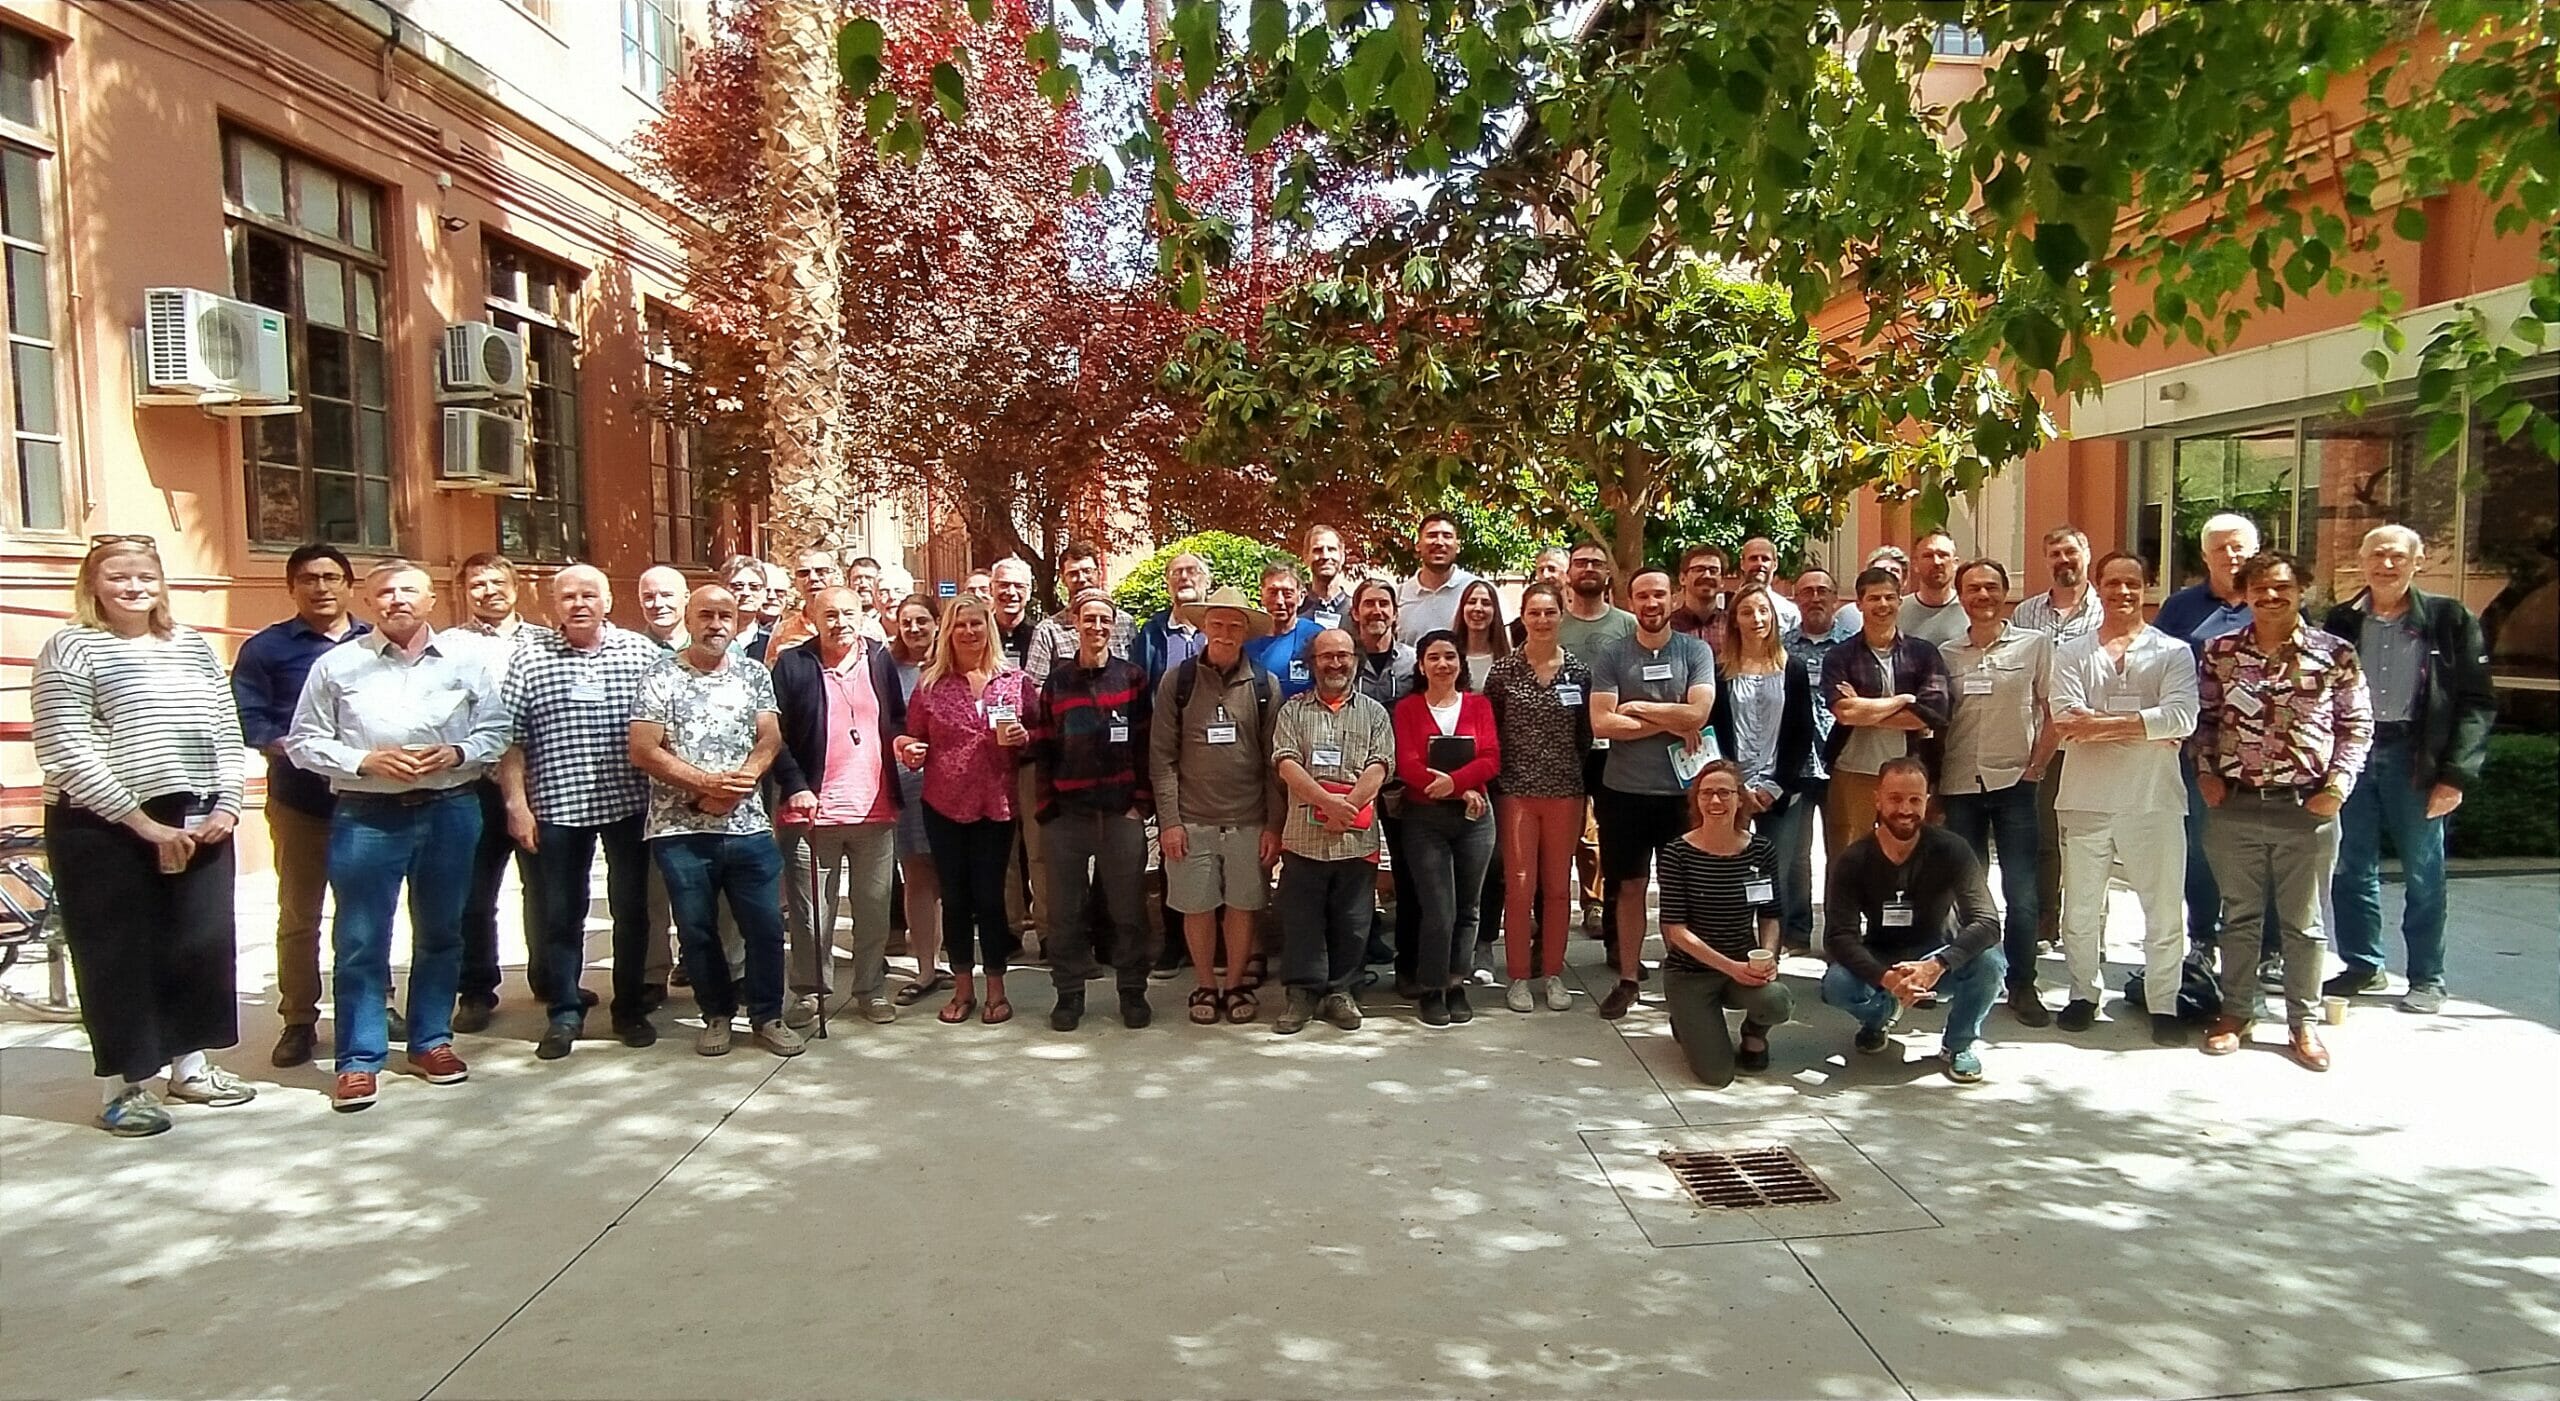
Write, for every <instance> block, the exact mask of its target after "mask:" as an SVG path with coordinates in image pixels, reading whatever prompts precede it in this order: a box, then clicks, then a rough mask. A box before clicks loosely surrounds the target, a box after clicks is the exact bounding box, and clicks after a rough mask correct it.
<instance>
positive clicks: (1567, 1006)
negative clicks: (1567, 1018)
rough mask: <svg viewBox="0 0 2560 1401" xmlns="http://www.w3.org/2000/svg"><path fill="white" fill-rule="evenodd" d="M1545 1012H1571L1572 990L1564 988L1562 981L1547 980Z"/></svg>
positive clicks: (1560, 979)
mask: <svg viewBox="0 0 2560 1401" xmlns="http://www.w3.org/2000/svg"><path fill="white" fill-rule="evenodd" d="M1547 1010H1548V1011H1550V1012H1570V1011H1572V1010H1573V989H1572V988H1569V987H1566V986H1565V982H1564V979H1562V978H1549V979H1547Z"/></svg>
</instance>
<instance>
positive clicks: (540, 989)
mask: <svg viewBox="0 0 2560 1401" xmlns="http://www.w3.org/2000/svg"><path fill="white" fill-rule="evenodd" d="M471 791H472V795H473V796H475V797H477V798H478V799H479V800H480V844H479V845H478V846H476V847H474V848H472V851H471V893H470V894H469V895H468V896H466V897H465V898H464V900H463V902H462V982H461V987H460V997H459V998H458V1000H459V1001H462V1002H492V1003H493V1002H496V1001H497V1000H498V984H499V982H500V981H502V980H503V978H504V976H505V974H504V970H502V969H500V968H499V967H498V886H499V885H500V884H501V883H503V882H504V881H505V880H506V878H507V864H508V862H510V861H512V862H514V863H515V867H516V889H518V890H519V891H522V892H523V896H524V899H523V908H522V910H521V911H520V913H521V914H522V915H523V917H524V948H525V982H526V983H528V984H529V985H531V986H532V988H533V997H534V1000H535V1001H537V1002H545V1003H547V1002H549V1001H550V1000H551V979H550V976H549V973H550V963H551V957H550V954H551V951H550V950H549V949H546V948H544V947H543V944H542V932H541V931H542V919H541V912H540V909H539V904H540V902H539V901H537V900H536V899H535V898H534V894H533V864H532V863H531V862H530V861H528V860H526V859H525V855H524V853H523V851H521V850H519V849H518V848H517V846H516V843H515V838H513V837H510V836H508V835H507V799H506V795H505V794H503V793H501V792H499V791H498V784H497V780H495V779H488V778H484V779H481V780H480V781H479V782H477V783H474V784H472V785H471Z"/></svg>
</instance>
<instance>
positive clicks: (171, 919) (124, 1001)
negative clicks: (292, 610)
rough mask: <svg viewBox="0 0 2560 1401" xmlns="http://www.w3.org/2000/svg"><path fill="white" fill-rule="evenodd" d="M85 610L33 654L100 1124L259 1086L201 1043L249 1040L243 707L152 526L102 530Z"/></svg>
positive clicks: (58, 893)
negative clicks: (172, 586) (239, 877)
mask: <svg viewBox="0 0 2560 1401" xmlns="http://www.w3.org/2000/svg"><path fill="white" fill-rule="evenodd" d="M71 612H72V622H71V625H70V626H68V627H65V628H63V629H62V630H61V631H59V632H57V633H55V634H54V635H53V636H52V637H51V638H50V639H48V640H47V641H46V643H45V645H44V651H43V653H42V654H41V655H39V656H38V657H37V658H36V665H35V685H34V693H35V695H34V712H35V725H34V735H35V750H36V762H37V764H39V765H40V766H42V768H43V769H44V800H45V810H44V833H45V855H46V860H47V862H48V863H49V864H50V866H51V868H52V875H53V882H54V898H55V899H56V900H57V901H58V902H59V903H60V907H61V910H62V927H63V934H64V937H65V938H66V939H67V940H68V942H69V944H70V948H71V967H72V972H73V975H74V976H75V977H76V978H77V980H78V983H79V988H80V1019H81V1022H82V1024H83V1025H84V1026H85V1027H86V1028H87V1029H88V1032H89V1048H90V1057H91V1061H92V1064H93V1065H94V1066H95V1068H96V1071H97V1074H98V1078H99V1084H100V1087H101V1091H102V1098H103V1106H102V1107H101V1108H100V1110H99V1111H98V1120H97V1122H98V1126H99V1127H101V1128H103V1129H105V1130H106V1131H107V1132H109V1133H112V1134H115V1135H117V1136H119V1137H125V1138H139V1137H142V1136H144V1135H147V1134H155V1133H159V1132H162V1131H163V1130H166V1129H167V1128H168V1127H169V1126H170V1120H169V1111H168V1110H166V1109H164V1108H162V1107H161V1105H160V1101H159V1100H158V1098H156V1097H155V1096H154V1095H153V1094H152V1093H151V1090H150V1088H149V1083H148V1082H149V1081H150V1080H151V1079H152V1078H153V1077H155V1076H157V1075H159V1074H160V1073H161V1071H162V1069H163V1068H164V1067H165V1068H166V1069H167V1071H168V1076H169V1080H168V1097H169V1098H171V1099H173V1100H179V1101H183V1102H186V1103H190V1104H210V1105H230V1104H243V1103H246V1102H247V1101H248V1100H250V1099H251V1098H253V1097H254V1096H255V1093H256V1092H255V1091H253V1090H252V1089H250V1088H249V1086H248V1085H247V1084H246V1083H244V1082H243V1081H242V1080H241V1079H240V1078H239V1077H238V1076H236V1075H233V1074H232V1073H231V1072H230V1071H228V1070H224V1069H222V1068H221V1067H219V1066H216V1065H213V1064H212V1063H210V1062H209V1061H207V1060H206V1059H205V1052H207V1051H209V1050H217V1049H220V1048H222V1047H226V1046H233V1045H237V1044H238V1043H239V1040H240V1018H239V1009H238V1004H237V997H236V994H237V989H238V982H239V968H238V962H237V959H236V957H235V951H234V946H233V924H232V875H233V856H232V850H233V848H232V843H231V831H232V828H233V826H234V825H235V824H237V823H238V822H239V820H240V806H241V797H242V793H243V791H244V785H243V784H242V782H241V772H240V748H241V741H240V716H239V712H238V711H236V710H235V709H233V708H232V704H231V684H230V679H229V678H228V677H227V676H226V675H225V674H224V673H223V669H222V663H221V662H220V661H219V660H218V659H217V658H215V656H214V654H213V648H212V647H211V646H209V645H207V644H206V642H205V640H204V637H203V635H202V634H200V633H198V632H196V631H195V630H194V629H193V628H187V627H181V626H179V625H178V623H177V622H176V620H175V619H173V618H172V617H171V616H170V613H169V600H168V596H167V591H166V583H165V580H164V578H163V575H162V571H161V567H160V552H159V550H158V548H157V547H156V546H155V545H154V544H153V543H152V540H151V537H149V536H147V535H108V536H100V537H98V538H97V541H96V543H95V544H94V545H93V546H92V547H91V549H90V551H89V553H88V556H87V557H86V558H84V559H83V560H81V561H80V575H79V583H78V592H77V594H76V595H75V596H74V598H73V600H72V605H71Z"/></svg>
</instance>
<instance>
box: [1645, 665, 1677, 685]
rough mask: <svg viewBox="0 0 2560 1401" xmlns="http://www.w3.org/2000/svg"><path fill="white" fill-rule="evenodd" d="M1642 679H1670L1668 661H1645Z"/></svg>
mask: <svg viewBox="0 0 2560 1401" xmlns="http://www.w3.org/2000/svg"><path fill="white" fill-rule="evenodd" d="M1644 679H1645V680H1647V681H1668V680H1670V679H1671V663H1669V662H1647V663H1645V668H1644Z"/></svg>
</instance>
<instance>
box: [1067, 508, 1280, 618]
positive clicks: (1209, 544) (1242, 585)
mask: <svg viewBox="0 0 2560 1401" xmlns="http://www.w3.org/2000/svg"><path fill="white" fill-rule="evenodd" d="M1182 554H1192V555H1198V556H1199V557H1200V558H1202V559H1204V560H1207V561H1208V563H1209V584H1210V587H1212V588H1221V587H1224V586H1226V585H1229V584H1232V585H1234V586H1235V587H1237V588H1239V589H1242V590H1244V592H1245V596H1246V597H1248V598H1254V599H1259V598H1260V597H1261V596H1262V567H1263V566H1264V565H1266V564H1268V563H1270V562H1271V561H1273V560H1275V559H1276V560H1281V561H1284V562H1287V563H1292V564H1294V563H1296V562H1297V557H1296V556H1294V555H1292V554H1290V553H1289V552H1288V551H1287V550H1283V549H1280V548H1278V547H1276V546H1272V545H1265V544H1263V543H1262V542H1261V541H1258V540H1248V539H1246V538H1245V537H1243V536H1241V535H1230V534H1228V533H1227V532H1225V531H1223V530H1204V531H1202V532H1200V533H1199V534H1197V535H1186V536H1184V537H1183V538H1181V539H1179V540H1176V541H1174V542H1173V543H1171V544H1169V545H1167V546H1165V547H1164V548H1163V549H1161V550H1158V551H1156V552H1155V553H1154V554H1151V555H1149V556H1147V557H1146V558H1145V559H1143V560H1140V561H1139V562H1138V564H1137V567H1136V568H1133V569H1131V570H1130V571H1129V573H1128V576H1127V577H1126V578H1123V579H1122V580H1121V581H1120V585H1119V587H1118V588H1115V589H1113V590H1112V591H1111V596H1112V597H1113V598H1115V599H1118V600H1119V601H1120V606H1121V607H1123V608H1126V609H1128V610H1129V611H1130V612H1132V613H1134V614H1136V615H1137V616H1138V617H1139V618H1141V619H1145V618H1147V617H1150V616H1152V615H1153V614H1154V613H1155V612H1156V611H1157V610H1159V609H1161V608H1163V607H1164V606H1165V605H1166V604H1167V603H1169V602H1171V601H1172V600H1171V598H1170V596H1169V595H1168V594H1167V593H1166V592H1165V586H1164V567H1165V566H1166V565H1167V564H1170V563H1172V562H1173V557H1174V556H1175V555H1182Z"/></svg>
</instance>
